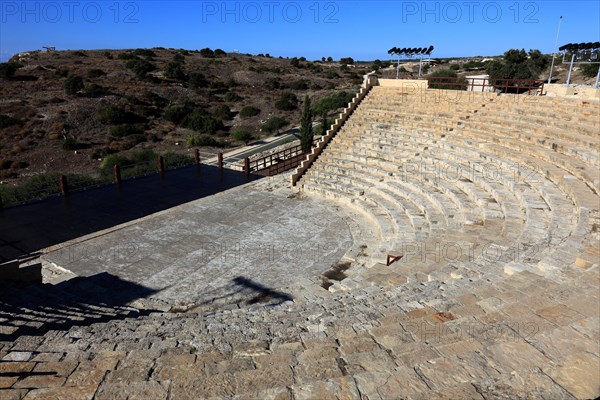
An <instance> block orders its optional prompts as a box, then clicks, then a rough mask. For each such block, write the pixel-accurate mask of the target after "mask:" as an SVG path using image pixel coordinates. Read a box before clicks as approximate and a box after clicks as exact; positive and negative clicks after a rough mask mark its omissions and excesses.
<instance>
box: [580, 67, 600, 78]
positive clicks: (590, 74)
mask: <svg viewBox="0 0 600 400" xmlns="http://www.w3.org/2000/svg"><path fill="white" fill-rule="evenodd" d="M579 68H580V69H581V73H582V75H583V76H585V77H586V78H594V77H596V75H598V68H600V65H599V64H581V65H580V66H579Z"/></svg>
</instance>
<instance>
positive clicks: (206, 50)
mask: <svg viewBox="0 0 600 400" xmlns="http://www.w3.org/2000/svg"><path fill="white" fill-rule="evenodd" d="M200 55H201V56H202V57H208V58H213V57H214V56H215V52H214V51H212V50H211V49H210V48H208V47H205V48H203V49H202V50H200Z"/></svg>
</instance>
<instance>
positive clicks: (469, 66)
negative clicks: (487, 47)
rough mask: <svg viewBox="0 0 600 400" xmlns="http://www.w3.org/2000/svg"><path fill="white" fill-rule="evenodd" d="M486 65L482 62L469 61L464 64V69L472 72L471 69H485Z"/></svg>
mask: <svg viewBox="0 0 600 400" xmlns="http://www.w3.org/2000/svg"><path fill="white" fill-rule="evenodd" d="M484 67H485V63H484V62H482V61H467V62H466V63H464V65H463V68H465V69H468V70H471V69H479V68H484Z"/></svg>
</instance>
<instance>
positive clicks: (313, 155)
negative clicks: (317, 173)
mask: <svg viewBox="0 0 600 400" xmlns="http://www.w3.org/2000/svg"><path fill="white" fill-rule="evenodd" d="M373 86H377V78H376V77H374V76H370V77H369V78H368V79H367V81H366V83H365V86H364V87H362V88H361V89H360V91H359V92H358V93H357V95H356V96H355V97H354V98H353V99H352V101H351V102H350V103H349V104H348V107H346V108H345V109H344V111H343V112H342V113H341V114H340V117H339V118H338V119H336V120H335V123H334V124H333V125H332V126H331V128H330V129H329V130H328V131H327V133H326V134H325V135H324V136H322V137H321V138H320V139H319V141H318V142H317V145H316V146H315V147H313V148H312V150H311V152H310V153H308V154H307V156H306V159H305V160H304V161H302V163H301V164H300V166H299V167H298V168H297V169H296V172H295V173H294V174H293V175H292V178H291V180H292V186H296V183H298V181H299V180H300V178H301V177H302V175H304V173H305V172H306V171H307V170H308V169H309V168H310V166H311V165H312V164H313V163H314V162H315V160H316V159H317V158H318V157H319V155H320V154H321V152H322V151H323V150H324V149H325V146H327V144H328V143H329V142H330V141H331V139H333V138H334V137H335V135H337V133H338V132H339V130H340V129H341V128H342V126H343V125H344V123H345V122H346V121H347V120H348V118H350V116H351V115H352V113H353V112H354V110H356V108H357V107H358V105H359V104H360V102H361V101H362V100H363V99H364V98H365V97H366V96H367V94H369V92H370V91H371V88H372V87H373Z"/></svg>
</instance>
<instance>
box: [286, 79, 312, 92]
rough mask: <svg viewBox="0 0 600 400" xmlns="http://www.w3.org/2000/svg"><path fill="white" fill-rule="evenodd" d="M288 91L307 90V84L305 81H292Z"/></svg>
mask: <svg viewBox="0 0 600 400" xmlns="http://www.w3.org/2000/svg"><path fill="white" fill-rule="evenodd" d="M290 89H293V90H307V89H308V83H307V82H306V81H305V80H300V81H294V82H292V83H290Z"/></svg>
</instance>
